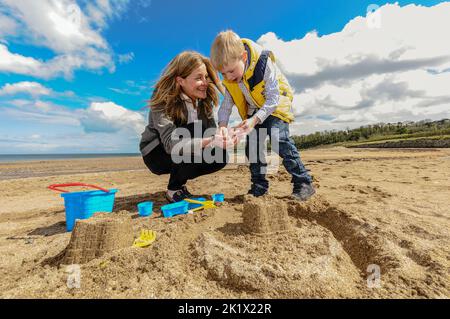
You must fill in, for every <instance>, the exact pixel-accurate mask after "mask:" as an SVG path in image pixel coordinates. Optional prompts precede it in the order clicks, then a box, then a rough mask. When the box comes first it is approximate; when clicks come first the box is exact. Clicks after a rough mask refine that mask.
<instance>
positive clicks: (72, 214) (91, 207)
mask: <svg viewBox="0 0 450 319" xmlns="http://www.w3.org/2000/svg"><path fill="white" fill-rule="evenodd" d="M116 192H117V189H110V190H109V193H107V192H104V191H87V192H73V193H64V194H61V197H63V198H64V206H65V208H66V229H67V231H69V232H70V231H72V229H73V227H74V226H75V221H76V220H77V219H88V218H90V217H92V215H94V214H95V213H98V212H105V213H111V212H112V210H113V207H114V199H115V195H116Z"/></svg>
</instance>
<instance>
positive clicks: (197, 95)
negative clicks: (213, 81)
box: [177, 63, 209, 101]
mask: <svg viewBox="0 0 450 319" xmlns="http://www.w3.org/2000/svg"><path fill="white" fill-rule="evenodd" d="M177 82H178V84H180V86H181V89H182V90H183V92H184V94H186V95H187V96H189V97H190V98H191V99H192V100H193V101H195V100H197V99H206V93H207V90H208V83H209V76H208V71H207V70H206V66H205V64H203V63H202V65H200V66H199V67H198V68H196V69H195V70H194V71H192V73H191V74H189V75H188V76H187V77H185V78H182V77H180V76H178V77H177Z"/></svg>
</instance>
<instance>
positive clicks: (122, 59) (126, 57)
mask: <svg viewBox="0 0 450 319" xmlns="http://www.w3.org/2000/svg"><path fill="white" fill-rule="evenodd" d="M133 59H134V53H133V52H130V53H126V54H119V63H120V64H127V63H130V62H131V61H133Z"/></svg>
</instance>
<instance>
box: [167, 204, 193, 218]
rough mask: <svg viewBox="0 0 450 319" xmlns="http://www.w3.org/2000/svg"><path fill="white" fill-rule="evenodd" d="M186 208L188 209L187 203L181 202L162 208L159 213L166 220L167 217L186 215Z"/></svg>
mask: <svg viewBox="0 0 450 319" xmlns="http://www.w3.org/2000/svg"><path fill="white" fill-rule="evenodd" d="M188 208H189V203H188V202H185V201H184V200H182V201H180V202H177V203H173V204H168V205H164V206H162V207H161V211H162V213H163V216H164V217H166V218H167V217H173V216H176V215H182V214H187V212H188Z"/></svg>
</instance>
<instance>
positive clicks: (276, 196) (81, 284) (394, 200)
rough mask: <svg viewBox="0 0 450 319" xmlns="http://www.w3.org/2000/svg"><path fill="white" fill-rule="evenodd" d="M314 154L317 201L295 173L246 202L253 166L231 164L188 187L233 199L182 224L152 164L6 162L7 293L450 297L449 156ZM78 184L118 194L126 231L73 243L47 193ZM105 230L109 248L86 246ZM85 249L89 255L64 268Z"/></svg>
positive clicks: (2, 169) (3, 270) (1, 288)
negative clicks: (141, 210) (305, 194)
mask: <svg viewBox="0 0 450 319" xmlns="http://www.w3.org/2000/svg"><path fill="white" fill-rule="evenodd" d="M302 158H303V159H304V162H305V164H306V166H307V167H308V168H309V169H310V170H311V174H312V175H313V177H314V183H315V185H316V188H317V195H316V196H315V197H314V198H313V199H312V200H310V201H308V202H306V203H299V202H296V201H294V200H292V199H290V198H289V194H290V192H291V185H290V177H289V174H287V173H286V172H285V171H284V169H282V168H280V171H279V172H278V173H277V174H274V175H271V176H270V177H269V179H270V183H271V189H270V194H269V195H268V196H266V197H264V198H260V199H253V198H249V197H248V196H244V194H245V193H246V191H247V189H248V188H249V186H250V178H249V172H248V168H247V167H245V166H243V165H229V166H227V167H226V169H224V170H222V171H220V172H218V173H217V174H214V175H211V176H205V177H201V178H199V179H197V180H195V181H190V182H189V184H188V187H189V189H190V190H191V191H193V192H194V193H195V194H196V195H200V196H207V195H208V194H212V193H217V192H221V193H225V198H226V203H224V204H223V205H221V206H220V207H218V208H216V209H211V210H207V211H203V212H196V213H194V214H189V215H182V216H176V217H174V218H171V219H166V218H162V217H161V213H160V206H161V205H164V204H165V200H164V189H165V187H166V185H167V180H168V177H167V176H155V175H153V174H151V173H150V172H149V171H148V170H147V169H146V168H145V166H144V165H143V163H142V161H141V159H139V158H115V159H113V158H109V159H100V160H93V159H89V160H73V161H51V162H45V161H41V162H32V163H15V164H4V163H2V164H0V189H1V190H2V192H1V193H0V252H1V255H2V259H1V260H0V275H1V276H2V281H1V282H0V297H1V298H14V297H19V298H254V297H261V298H329V297H331V298H449V297H450V276H449V275H450V236H449V229H450V201H449V200H448V198H450V197H449V195H450V150H448V149H422V150H415V149H405V150H372V149H371V150H362V149H345V148H327V149H317V150H308V151H304V152H302ZM212 177H214V178H212ZM75 181H76V182H85V183H93V184H99V185H100V186H103V187H107V188H118V189H119V192H118V193H117V198H116V205H115V209H114V213H113V214H110V216H107V219H111V222H110V223H112V224H114V225H122V226H117V227H110V228H109V230H108V231H105V232H104V231H98V229H99V224H100V225H103V226H100V228H102V227H103V228H105V227H106V226H104V223H103V222H102V221H101V220H102V218H100V220H97V219H92V220H87V221H84V222H82V223H80V224H82V225H84V227H85V229H84V233H83V232H80V233H78V235H75V232H74V233H73V234H71V233H67V232H66V231H65V222H64V221H65V215H64V204H63V200H62V198H61V197H60V196H59V194H58V193H56V192H52V191H50V190H47V189H46V186H48V185H50V184H54V183H65V182H75ZM145 200H151V201H153V202H154V203H155V204H154V205H155V207H154V213H153V215H152V216H151V217H148V218H142V217H139V216H138V214H137V207H136V204H137V203H139V202H141V201H145ZM252 212H253V213H252ZM116 219H117V220H116ZM77 227H78V226H77ZM86 227H87V228H86ZM88 228H89V229H90V230H87V229H88ZM141 229H152V230H154V231H156V233H157V239H156V241H155V242H154V243H153V244H152V245H151V246H150V247H148V248H136V247H132V246H131V243H132V239H133V238H135V237H137V236H138V235H139V233H140V230H141ZM94 233H95V234H97V235H96V240H93V241H92V242H93V243H94V242H95V243H97V244H92V243H91V244H86V240H85V239H86V238H89V236H91V237H92V236H93V235H92V234H94ZM130 233H131V234H130ZM102 234H103V235H102ZM108 234H109V235H108ZM102 236H103V237H102ZM128 236H129V237H128ZM81 239H83V240H81ZM76 242H79V243H81V244H76ZM93 246H94V247H96V252H95V253H86V251H87V250H89V249H93V248H92V247H93ZM73 247H80V251H78V252H77V254H76V256H77V258H78V259H76V260H75V259H66V260H65V259H64V258H62V257H64V256H67V252H68V251H70V249H71V248H73ZM83 247H86V248H83ZM69 255H70V254H69ZM80 256H82V257H80ZM86 256H88V258H87V257H86ZM85 257H86V258H85ZM74 261H76V262H79V264H76V268H75V269H76V271H75V272H74V270H73V269H74V268H73V265H68V263H71V262H74ZM378 271H379V274H380V275H379V276H378ZM74 274H75V275H77V276H78V277H77V278H78V281H77V280H75V281H74V277H73V276H74ZM74 282H76V283H78V285H73V283H74Z"/></svg>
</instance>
